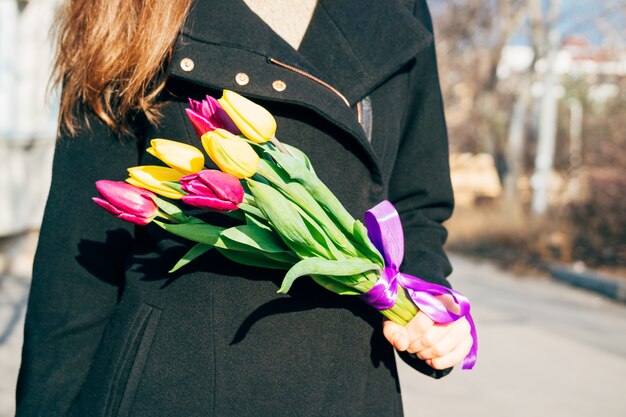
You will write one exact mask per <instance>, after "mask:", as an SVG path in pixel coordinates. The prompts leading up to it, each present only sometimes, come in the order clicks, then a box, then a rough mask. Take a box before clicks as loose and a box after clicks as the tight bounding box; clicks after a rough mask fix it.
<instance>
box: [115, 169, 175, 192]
mask: <svg viewBox="0 0 626 417" xmlns="http://www.w3.org/2000/svg"><path fill="white" fill-rule="evenodd" d="M128 175H129V176H130V178H127V179H126V182H127V183H129V184H132V185H134V186H136V187H139V188H143V189H144V190H150V191H152V192H154V193H157V194H158V195H161V196H163V197H167V198H173V199H180V198H182V196H183V194H181V193H179V192H178V191H176V190H174V189H173V188H172V187H169V186H168V185H167V184H163V182H165V181H171V182H178V180H179V179H181V178H182V177H183V176H184V174H181V173H180V172H178V171H176V170H175V169H172V168H167V167H161V166H154V165H145V166H138V167H132V168H128Z"/></svg>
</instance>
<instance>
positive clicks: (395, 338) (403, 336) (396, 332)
mask: <svg viewBox="0 0 626 417" xmlns="http://www.w3.org/2000/svg"><path fill="white" fill-rule="evenodd" d="M383 335H384V336H385V339H387V341H388V342H389V343H391V344H392V345H393V347H394V348H396V350H398V351H400V352H402V351H404V350H406V349H407V347H408V346H409V335H408V332H407V329H406V328H405V327H404V326H400V325H399V324H397V323H394V322H393V321H391V320H385V322H384V323H383Z"/></svg>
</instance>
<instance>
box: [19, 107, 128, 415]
mask: <svg viewBox="0 0 626 417" xmlns="http://www.w3.org/2000/svg"><path fill="white" fill-rule="evenodd" d="M89 124H90V126H91V128H90V129H89V128H84V129H83V130H82V132H81V133H80V134H79V135H77V136H76V137H69V136H67V135H61V137H60V138H59V140H58V141H57V144H56V148H55V155H54V162H53V172H52V183H51V187H50V193H49V196H48V201H47V204H46V209H45V213H44V219H43V224H42V227H41V232H40V236H39V243H38V246H37V252H36V255H35V262H34V268H33V278H32V287H31V292H30V298H29V301H28V309H27V314H26V323H25V329H24V345H23V349H22V363H21V368H20V373H19V378H18V385H17V416H44V415H45V416H65V415H67V414H68V410H69V409H70V407H71V405H72V403H73V401H74V400H75V399H76V397H77V396H78V393H79V391H80V388H81V385H82V384H83V381H84V379H85V377H86V375H87V372H88V370H89V367H90V364H91V360H92V357H93V355H94V352H95V350H96V348H97V346H98V343H99V340H100V337H101V335H102V332H103V330H104V326H105V324H106V322H107V319H108V317H109V314H110V313H111V311H112V309H113V307H114V306H115V304H116V303H117V301H118V297H119V294H120V291H121V289H122V286H123V275H124V262H125V258H126V255H127V253H128V251H129V249H130V245H131V244H132V235H133V227H132V225H131V224H128V223H125V222H123V221H120V220H119V219H116V218H115V217H113V216H111V215H109V214H107V213H106V212H104V211H103V210H102V209H100V208H99V207H98V206H96V204H94V203H93V202H92V201H91V197H93V196H96V195H97V191H96V189H95V184H94V183H95V181H97V180H99V179H111V180H123V179H124V177H125V174H126V168H127V167H129V166H133V165H136V164H137V161H138V141H137V140H134V139H126V140H124V139H120V138H118V137H116V136H115V135H114V134H112V133H111V131H110V130H109V129H107V128H106V127H105V126H104V125H103V124H102V123H101V122H99V121H98V120H97V119H96V118H95V117H91V118H90V123H89Z"/></svg>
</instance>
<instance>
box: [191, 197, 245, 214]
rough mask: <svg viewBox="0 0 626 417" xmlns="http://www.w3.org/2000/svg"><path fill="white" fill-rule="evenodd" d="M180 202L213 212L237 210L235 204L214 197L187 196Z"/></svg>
mask: <svg viewBox="0 0 626 417" xmlns="http://www.w3.org/2000/svg"><path fill="white" fill-rule="evenodd" d="M182 200H183V203H185V204H189V205H190V206H194V207H201V208H206V209H210V210H214V211H220V212H225V211H232V210H237V205H236V204H234V203H232V202H230V201H224V200H220V199H219V198H215V197H208V196H201V195H192V194H188V195H186V196H183V198H182Z"/></svg>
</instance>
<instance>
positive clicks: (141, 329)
mask: <svg viewBox="0 0 626 417" xmlns="http://www.w3.org/2000/svg"><path fill="white" fill-rule="evenodd" d="M160 318H161V310H160V309H158V308H155V307H152V306H150V305H147V304H142V305H141V307H140V309H139V312H138V314H137V317H136V319H135V320H134V322H133V325H132V328H131V332H130V334H129V335H130V336H129V338H128V339H127V343H126V346H125V349H124V351H123V352H122V356H121V357H120V360H119V363H118V367H117V371H116V373H115V377H114V382H113V385H112V387H111V391H110V393H109V401H107V403H108V407H107V408H108V409H107V412H106V413H105V415H107V416H111V417H113V416H116V417H126V416H130V413H131V409H132V406H133V402H134V399H135V394H136V393H137V388H138V387H139V383H140V382H141V377H142V375H143V371H144V367H145V365H146V361H147V360H148V356H149V354H150V348H151V346H152V342H153V340H154V336H155V335H156V331H157V327H158V325H159V320H160Z"/></svg>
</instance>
